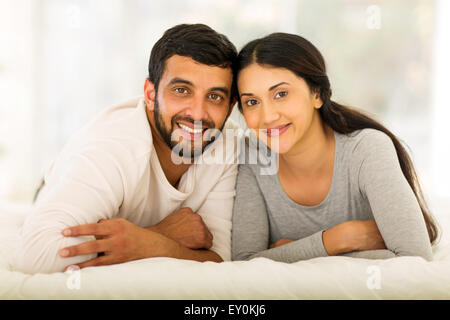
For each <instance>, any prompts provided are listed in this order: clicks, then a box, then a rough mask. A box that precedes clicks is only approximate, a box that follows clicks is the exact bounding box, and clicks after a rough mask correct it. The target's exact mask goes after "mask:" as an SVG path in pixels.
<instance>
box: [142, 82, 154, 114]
mask: <svg viewBox="0 0 450 320" xmlns="http://www.w3.org/2000/svg"><path fill="white" fill-rule="evenodd" d="M144 98H145V104H146V105H147V108H148V109H149V111H154V109H155V85H154V84H153V82H151V81H150V80H149V79H146V80H145V84H144Z"/></svg>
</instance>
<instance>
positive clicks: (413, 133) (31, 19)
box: [0, 0, 450, 216]
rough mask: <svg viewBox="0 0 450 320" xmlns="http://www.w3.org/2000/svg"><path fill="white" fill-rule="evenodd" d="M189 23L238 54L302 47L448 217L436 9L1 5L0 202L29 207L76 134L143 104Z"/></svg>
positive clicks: (424, 0) (230, 1)
mask: <svg viewBox="0 0 450 320" xmlns="http://www.w3.org/2000/svg"><path fill="white" fill-rule="evenodd" d="M197 22H201V23H205V24H208V25H209V26H211V27H212V28H214V29H216V30H217V31H219V32H221V33H224V34H226V35H227V36H228V37H229V38H230V40H231V41H232V42H234V44H235V45H236V47H237V48H238V49H240V48H242V46H243V45H244V44H245V43H247V42H248V41H250V40H252V39H254V38H256V37H260V36H264V35H266V34H268V33H272V32H275V31H283V32H290V33H297V34H299V35H301V36H303V37H305V38H307V39H309V40H310V41H311V42H312V43H313V44H315V45H316V46H317V47H318V48H319V49H320V50H321V52H322V54H323V55H324V57H325V60H326V61H327V67H328V73H329V76H330V80H331V84H332V89H333V98H334V100H336V101H338V102H341V103H344V104H347V105H351V106H355V107H358V108H361V109H363V110H365V111H367V112H369V113H370V114H372V115H373V116H374V117H376V118H377V119H378V120H380V121H381V122H383V123H384V124H385V125H386V126H388V128H390V129H391V130H392V131H393V132H394V134H396V135H397V136H398V137H399V138H400V139H402V140H403V141H404V142H405V143H406V144H407V146H408V147H409V151H410V154H411V157H412V159H413V161H414V163H415V165H416V169H417V171H418V175H419V179H420V181H421V183H422V186H423V189H424V192H425V196H426V198H427V199H428V201H429V205H430V207H431V209H432V210H434V211H438V212H440V213H447V214H448V215H449V216H450V167H449V165H450V126H449V125H447V120H448V119H449V118H450V105H449V101H448V99H447V96H446V93H447V91H448V89H449V85H448V80H447V75H448V74H449V73H450V62H449V60H448V59H449V57H450V1H446V0H441V1H438V0H436V1H429V0H396V1H389V0H385V1H382V0H379V1H376V0H371V1H365V0H341V1H336V0H278V1H276V0H273V1H263V0H245V1H244V0H227V1H207V0H164V1H162V0H161V1H156V0H155V1H153V0H0V200H2V201H9V202H15V203H31V201H32V198H33V195H34V192H35V190H36V188H37V186H38V184H39V182H40V178H41V177H42V173H43V170H44V168H45V166H47V165H48V164H49V163H50V161H51V160H52V159H53V158H54V157H55V156H56V155H57V153H58V152H59V150H61V148H62V147H63V145H64V144H65V142H66V141H67V140H68V138H69V137H70V135H71V134H72V133H73V132H74V131H76V130H77V129H79V128H80V127H81V126H83V125H84V124H85V123H86V122H87V121H89V120H90V119H91V118H92V117H93V116H95V115H96V114H97V113H98V112H99V111H100V110H102V109H104V108H106V107H108V106H110V105H111V104H115V103H118V102H120V101H122V100H126V99H128V98H130V97H132V96H136V95H140V94H142V91H143V85H144V81H145V78H146V76H147V64H148V58H149V55H150V51H151V48H152V46H153V44H154V43H155V42H156V40H157V39H158V38H159V37H161V35H162V33H163V32H164V30H166V29H167V28H169V27H171V26H173V25H175V24H178V23H197ZM232 117H233V118H234V119H235V120H236V121H238V123H239V124H241V125H242V126H244V125H245V122H244V121H243V119H242V118H241V117H240V115H239V114H238V112H237V110H235V111H234V112H233V114H232Z"/></svg>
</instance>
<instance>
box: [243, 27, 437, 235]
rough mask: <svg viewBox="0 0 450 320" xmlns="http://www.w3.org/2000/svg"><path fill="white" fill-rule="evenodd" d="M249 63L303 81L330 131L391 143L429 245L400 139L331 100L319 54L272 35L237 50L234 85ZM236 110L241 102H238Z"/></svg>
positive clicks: (298, 41) (432, 228)
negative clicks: (370, 133)
mask: <svg viewBox="0 0 450 320" xmlns="http://www.w3.org/2000/svg"><path fill="white" fill-rule="evenodd" d="M252 63H257V64H260V65H267V66H272V67H279V68H285V69H288V70H290V71H292V72H293V73H295V74H296V75H297V76H299V77H301V78H303V79H304V80H305V81H306V83H307V85H308V87H309V89H310V90H311V91H312V92H314V91H315V92H319V93H320V98H321V100H322V101H323V105H322V107H321V108H320V109H319V114H320V116H321V118H322V120H323V121H324V122H325V123H326V124H328V125H329V126H330V127H331V128H333V130H335V131H337V132H339V133H342V134H349V133H351V132H354V131H356V130H360V129H364V128H372V129H376V130H379V131H382V132H384V133H385V134H387V135H388V136H389V137H390V138H391V140H392V142H393V143H394V146H395V149H396V152H397V156H398V159H399V162H400V166H401V169H402V172H403V174H404V176H405V178H406V180H407V181H408V183H409V185H410V186H411V188H412V190H413V191H414V194H415V196H416V199H417V201H418V203H419V205H420V209H421V210H422V214H423V217H424V219H425V223H426V227H427V231H428V236H429V238H430V242H431V243H434V242H435V240H436V239H437V237H438V227H437V225H436V223H435V221H434V220H433V218H432V215H431V213H430V210H429V209H428V207H427V204H426V201H425V199H424V196H423V192H422V188H421V187H420V184H419V180H418V177H417V174H416V172H415V169H414V166H413V163H412V161H411V159H410V157H409V155H408V153H407V151H406V150H405V148H404V147H403V145H402V144H401V142H400V140H399V139H398V138H397V137H396V136H395V135H394V134H393V133H392V132H390V131H389V130H388V129H387V128H386V127H385V126H383V125H382V124H381V123H379V122H378V121H376V120H374V119H372V118H371V117H369V116H367V115H365V114H363V113H362V112H361V111H358V110H356V109H354V108H351V107H348V106H343V105H341V104H339V103H336V102H335V101H333V100H331V88H330V81H329V80H328V76H327V73H326V67H325V61H324V59H323V57H322V54H321V53H320V51H319V50H318V49H317V48H316V47H315V46H314V45H313V44H312V43H311V42H309V41H308V40H306V39H304V38H302V37H300V36H298V35H294V34H287V33H272V34H270V35H268V36H266V37H263V38H260V39H256V40H253V41H251V42H249V43H248V44H247V45H245V46H244V48H243V49H242V50H241V51H240V53H239V55H238V59H237V62H236V66H235V67H236V70H235V72H234V75H235V81H234V82H235V83H237V77H238V74H239V72H240V71H241V70H242V69H244V68H245V67H247V66H249V65H250V64H252ZM238 106H239V110H240V111H242V103H241V101H240V99H239V100H238Z"/></svg>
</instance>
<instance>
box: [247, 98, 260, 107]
mask: <svg viewBox="0 0 450 320" xmlns="http://www.w3.org/2000/svg"><path fill="white" fill-rule="evenodd" d="M245 104H246V105H247V106H249V107H251V106H254V105H257V104H258V100H255V99H250V100H247V101H245Z"/></svg>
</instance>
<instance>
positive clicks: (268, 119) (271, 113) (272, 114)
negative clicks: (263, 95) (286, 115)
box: [262, 105, 280, 127]
mask: <svg viewBox="0 0 450 320" xmlns="http://www.w3.org/2000/svg"><path fill="white" fill-rule="evenodd" d="M262 109H263V115H262V116H263V124H264V127H267V126H270V125H271V124H275V122H276V121H277V120H278V119H279V118H280V114H279V113H278V110H276V108H274V107H272V106H270V105H266V106H264V107H263V108H262Z"/></svg>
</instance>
